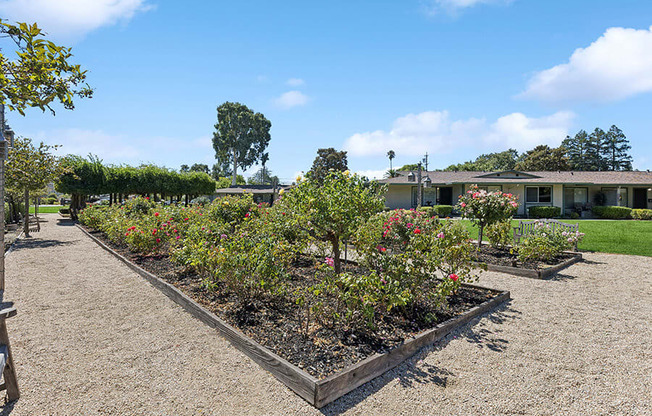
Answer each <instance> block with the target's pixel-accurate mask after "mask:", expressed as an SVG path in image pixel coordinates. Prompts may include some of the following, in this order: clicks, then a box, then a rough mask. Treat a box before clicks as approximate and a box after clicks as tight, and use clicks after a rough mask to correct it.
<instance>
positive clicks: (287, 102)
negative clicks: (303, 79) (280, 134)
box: [274, 91, 310, 109]
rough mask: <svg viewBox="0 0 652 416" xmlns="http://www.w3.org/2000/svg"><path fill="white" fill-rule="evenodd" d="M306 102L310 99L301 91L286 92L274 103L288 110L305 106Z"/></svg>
mask: <svg viewBox="0 0 652 416" xmlns="http://www.w3.org/2000/svg"><path fill="white" fill-rule="evenodd" d="M308 100H310V97H308V96H307V95H305V94H304V93H302V92H301V91H288V92H286V93H283V94H281V96H280V97H278V98H277V99H275V100H274V103H275V104H276V105H277V106H278V107H280V108H284V109H288V108H292V107H299V106H302V105H306V104H307V103H308Z"/></svg>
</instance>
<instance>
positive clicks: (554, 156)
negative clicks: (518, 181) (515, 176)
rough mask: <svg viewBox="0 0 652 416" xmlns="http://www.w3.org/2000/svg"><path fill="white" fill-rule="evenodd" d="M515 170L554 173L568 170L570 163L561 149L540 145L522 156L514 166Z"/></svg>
mask: <svg viewBox="0 0 652 416" xmlns="http://www.w3.org/2000/svg"><path fill="white" fill-rule="evenodd" d="M515 169H516V170H522V171H528V170H529V171H555V170H563V171H566V170H570V169H571V167H570V163H569V161H568V158H567V157H566V149H565V148H563V147H555V148H550V147H549V146H548V145H545V144H542V145H539V146H537V147H535V148H534V149H532V150H529V151H527V152H526V153H525V154H524V155H522V158H521V160H519V162H518V163H517V164H516V167H515Z"/></svg>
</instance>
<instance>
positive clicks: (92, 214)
mask: <svg viewBox="0 0 652 416" xmlns="http://www.w3.org/2000/svg"><path fill="white" fill-rule="evenodd" d="M61 209H67V208H61ZM61 209H60V210H59V212H61ZM107 217H108V213H107V211H106V210H105V209H103V208H100V207H97V206H91V207H87V208H86V209H84V210H82V211H81V212H80V213H79V222H80V223H82V224H84V225H86V226H88V227H91V228H95V229H97V230H99V229H101V228H102V225H103V224H104V223H105V222H106V220H107Z"/></svg>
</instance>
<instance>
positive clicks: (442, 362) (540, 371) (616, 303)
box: [0, 214, 652, 416]
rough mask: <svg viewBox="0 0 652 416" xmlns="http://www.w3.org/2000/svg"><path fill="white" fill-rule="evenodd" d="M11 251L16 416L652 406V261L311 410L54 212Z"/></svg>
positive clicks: (610, 263) (483, 326) (516, 311)
mask: <svg viewBox="0 0 652 416" xmlns="http://www.w3.org/2000/svg"><path fill="white" fill-rule="evenodd" d="M43 217H44V218H45V219H46V220H47V223H46V224H44V228H43V229H42V231H41V232H40V233H34V234H33V235H34V237H33V238H31V239H28V240H21V241H19V243H18V245H17V247H16V248H15V249H14V251H13V252H12V253H10V254H9V256H8V257H7V283H6V285H7V290H6V292H5V294H4V298H5V300H11V301H14V302H15V303H16V306H17V308H18V316H16V317H14V318H11V319H10V320H9V321H8V327H9V336H10V338H11V341H12V345H13V349H14V360H15V362H16V365H17V373H18V378H19V384H20V388H21V395H22V397H21V399H20V400H18V401H17V402H16V403H15V404H13V405H12V404H10V405H6V406H5V407H4V408H3V407H0V409H2V412H0V414H9V413H11V415H12V416H18V415H101V414H108V415H201V414H207V415H229V414H233V415H286V414H297V415H311V414H314V415H319V414H326V415H338V414H347V415H348V414H351V415H385V414H386V415H429V414H430V415H439V414H460V415H474V414H487V415H497V414H533V415H554V414H570V415H586V414H591V415H601V414H604V415H607V414H608V415H617V414H623V415H636V414H640V415H644V414H652V405H651V403H652V393H651V392H652V328H651V326H650V322H652V273H651V272H650V270H652V258H646V257H637V256H622V255H607V254H586V255H585V258H586V261H584V262H582V263H578V264H576V265H573V266H571V267H570V268H568V269H566V270H565V271H564V272H563V274H561V275H557V276H556V277H555V278H554V279H552V280H544V281H540V280H532V279H527V278H520V277H513V276H509V275H504V274H500V273H484V274H483V276H482V278H481V280H480V283H481V284H484V285H486V286H492V287H496V288H502V289H509V290H510V291H511V292H512V298H513V300H512V301H511V302H510V303H509V304H508V305H506V306H503V307H502V308H501V309H499V310H498V311H496V312H494V313H492V314H490V315H488V316H485V317H484V318H481V319H479V320H477V319H476V320H475V321H474V322H473V323H472V325H471V326H467V327H465V328H463V329H462V330H460V331H458V332H457V333H455V334H453V335H451V336H449V337H448V338H447V339H446V340H444V341H443V342H441V343H439V344H438V345H437V346H435V347H433V348H429V349H427V350H425V351H423V352H421V353H419V354H418V355H417V356H416V357H415V358H413V359H411V360H409V361H408V362H406V363H404V364H403V365H401V366H399V367H398V368H396V369H394V370H392V371H390V372H389V373H387V374H385V375H384V376H382V377H380V378H377V379H376V380H374V381H372V382H371V383H368V384H366V385H365V386H363V387H362V388H360V389H357V390H356V391H354V392H353V393H351V394H349V395H347V396H345V397H343V398H341V399H339V400H337V401H335V402H334V403H332V404H331V405H328V406H327V407H325V408H323V409H321V411H318V410H316V409H314V408H313V407H311V406H310V405H308V404H307V403H306V402H305V401H303V400H302V399H301V398H299V397H298V396H296V395H295V394H294V393H293V392H292V391H290V390H289V389H287V388H286V387H285V386H284V385H283V384H281V383H280V382H278V381H277V380H276V379H275V378H274V377H273V376H271V375H270V374H268V373H266V372H265V371H263V370H261V369H260V368H259V367H258V365H256V364H255V363H254V362H252V361H251V360H250V359H248V358H247V357H246V356H244V355H243V354H242V353H240V352H239V351H238V350H236V349H235V348H233V347H231V346H230V345H229V344H228V343H227V342H226V341H225V340H223V339H222V338H220V336H219V335H218V334H217V333H216V332H215V331H214V330H211V329H210V328H208V327H207V326H206V325H204V324H202V323H201V322H200V321H198V320H196V319H194V318H192V317H191V316H190V315H188V314H187V313H185V312H184V311H183V310H182V309H181V308H180V307H178V306H177V305H176V304H174V303H173V302H172V301H171V300H169V299H168V298H167V297H165V296H164V295H163V294H161V293H160V292H159V291H158V290H156V289H154V288H153V287H151V286H150V285H149V284H147V283H146V282H145V281H144V280H143V279H142V278H141V277H139V276H138V275H136V274H135V273H133V272H131V271H130V270H129V269H128V268H127V267H126V266H124V265H123V264H121V263H120V262H119V261H118V260H116V259H114V258H113V257H112V256H111V255H110V254H108V253H107V252H105V251H104V250H102V249H101V248H100V247H98V246H97V245H96V244H95V243H93V242H92V241H91V240H90V239H89V238H87V237H86V236H84V235H83V234H82V233H81V231H79V230H78V229H76V228H75V227H73V226H71V225H70V224H69V223H67V222H66V221H62V220H61V218H60V217H59V216H58V215H57V214H45V215H43Z"/></svg>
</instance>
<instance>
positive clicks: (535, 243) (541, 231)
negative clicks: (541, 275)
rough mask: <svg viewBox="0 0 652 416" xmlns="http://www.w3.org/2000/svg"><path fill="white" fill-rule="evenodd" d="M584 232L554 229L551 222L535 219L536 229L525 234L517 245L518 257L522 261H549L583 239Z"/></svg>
mask: <svg viewBox="0 0 652 416" xmlns="http://www.w3.org/2000/svg"><path fill="white" fill-rule="evenodd" d="M583 237H584V233H581V232H579V231H576V232H568V231H562V230H560V229H553V228H552V227H551V226H550V224H546V223H544V222H542V221H538V220H536V221H535V224H534V230H533V231H532V232H530V233H528V234H527V235H525V236H524V237H523V238H522V239H521V242H520V244H519V245H518V246H517V247H516V249H517V252H518V259H519V260H520V261H522V262H525V261H532V260H535V261H536V260H539V261H546V262H549V261H551V260H553V259H555V258H556V257H557V256H559V255H560V254H561V253H562V251H564V250H570V249H571V248H573V247H575V245H576V244H577V243H579V242H580V241H582V238H583Z"/></svg>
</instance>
